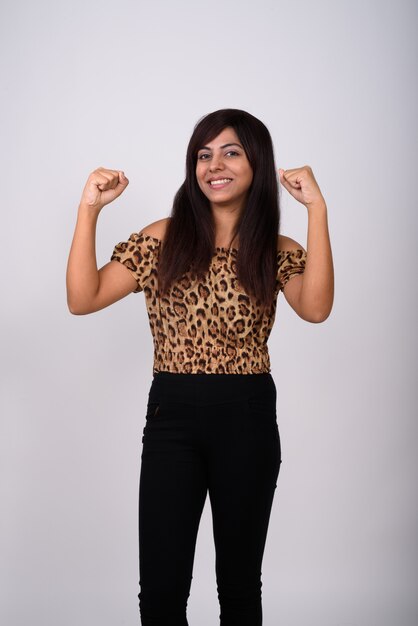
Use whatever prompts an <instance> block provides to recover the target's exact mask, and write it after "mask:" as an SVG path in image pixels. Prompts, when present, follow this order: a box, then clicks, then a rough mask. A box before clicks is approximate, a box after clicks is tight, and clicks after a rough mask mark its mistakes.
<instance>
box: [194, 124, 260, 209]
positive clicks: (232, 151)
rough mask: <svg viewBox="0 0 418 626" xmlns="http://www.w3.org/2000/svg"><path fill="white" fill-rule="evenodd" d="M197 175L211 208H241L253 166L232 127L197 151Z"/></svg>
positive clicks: (249, 184) (250, 179) (250, 180)
mask: <svg viewBox="0 0 418 626" xmlns="http://www.w3.org/2000/svg"><path fill="white" fill-rule="evenodd" d="M196 178H197V182H198V184H199V187H200V189H201V190H202V191H203V193H204V194H205V196H206V197H207V198H208V200H209V201H210V203H211V206H212V208H213V207H216V206H217V205H219V206H223V207H225V206H228V207H230V208H238V209H240V208H241V207H242V206H243V204H244V202H245V200H246V198H247V195H248V190H249V188H250V186H251V183H252V180H253V170H252V168H251V165H250V163H249V161H248V159H247V155H246V154H245V151H244V148H243V147H242V144H241V142H240V140H239V139H238V136H237V134H236V133H235V131H234V129H233V128H229V127H228V128H225V129H224V130H223V131H222V132H221V133H220V134H219V135H218V136H217V137H215V139H213V141H210V142H209V143H208V144H207V145H206V146H202V147H201V148H200V149H199V152H198V154H197V163H196Z"/></svg>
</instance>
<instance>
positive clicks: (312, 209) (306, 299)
mask: <svg viewBox="0 0 418 626" xmlns="http://www.w3.org/2000/svg"><path fill="white" fill-rule="evenodd" d="M306 251H307V259H306V266H305V271H304V274H303V286H302V290H301V293H300V300H299V302H300V306H301V310H305V311H306V312H307V314H309V316H312V315H313V316H314V318H315V320H316V321H318V322H322V321H324V320H325V319H326V318H327V317H328V316H329V314H330V312H331V309H332V305H333V301H334V266H333V261H332V252H331V243H330V239H329V232H328V218H327V206H326V204H325V202H323V203H321V204H318V205H314V206H309V207H308V238H307V250H306Z"/></svg>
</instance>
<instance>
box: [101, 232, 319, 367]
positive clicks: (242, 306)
mask: <svg viewBox="0 0 418 626" xmlns="http://www.w3.org/2000/svg"><path fill="white" fill-rule="evenodd" d="M160 244H161V241H160V240H159V239H156V238H155V237H151V235H146V234H145V233H143V232H139V233H132V234H131V235H130V237H129V239H128V240H127V241H122V242H120V243H118V244H116V246H115V247H114V250H113V254H112V256H111V259H110V260H111V261H118V262H119V263H122V264H123V265H124V266H125V267H126V268H127V269H128V270H129V271H130V272H131V273H132V274H133V276H134V277H135V279H136V281H137V283H138V286H137V287H136V289H135V290H134V293H139V292H140V291H143V292H144V294H145V299H146V307H147V313H148V319H149V324H150V329H151V333H152V336H153V342H154V363H153V373H156V372H159V371H168V372H175V373H192V374H205V373H206V374H261V373H266V372H267V373H268V372H270V371H271V370H270V356H269V352H268V347H267V340H268V338H269V335H270V332H271V329H272V327H273V323H274V320H275V315H276V307H277V296H278V294H279V291H281V290H283V288H284V286H285V284H286V283H287V281H288V280H289V279H290V278H291V277H292V276H294V275H296V274H301V273H303V272H304V270H305V265H306V256H307V255H306V252H305V251H304V250H301V249H294V250H281V251H278V253H277V281H276V284H277V289H276V294H275V298H274V300H273V303H272V305H271V306H270V307H266V308H262V307H260V306H257V304H256V303H255V302H254V300H253V299H250V298H249V296H248V295H247V294H246V292H245V291H244V289H243V288H242V286H241V285H240V284H239V281H238V279H237V277H236V271H235V268H236V266H235V263H236V257H237V252H238V251H237V249H236V248H229V249H226V248H216V249H215V252H214V255H213V258H212V261H211V264H210V267H209V271H208V273H207V274H206V276H205V279H204V280H203V281H201V280H196V279H195V280H193V278H192V277H191V276H190V273H188V274H185V275H184V276H183V277H182V278H181V279H180V280H178V281H177V282H176V283H175V284H174V285H172V286H171V288H170V291H169V293H168V294H167V295H165V296H160V295H159V292H158V273H157V269H158V256H159V250H160Z"/></svg>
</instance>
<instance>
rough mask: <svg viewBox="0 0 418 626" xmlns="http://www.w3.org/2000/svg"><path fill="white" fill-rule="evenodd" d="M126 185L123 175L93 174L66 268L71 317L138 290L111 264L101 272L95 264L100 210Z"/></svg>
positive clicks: (123, 270) (119, 267)
mask: <svg viewBox="0 0 418 626" xmlns="http://www.w3.org/2000/svg"><path fill="white" fill-rule="evenodd" d="M128 184H129V180H128V179H127V178H126V177H125V176H124V174H123V172H119V171H117V170H109V169H105V168H103V167H99V168H98V169H97V170H94V172H92V173H91V174H90V176H89V178H88V180H87V183H86V186H85V188H84V191H83V195H82V197H81V201H80V205H79V207H78V215H77V223H76V227H75V232H74V237H73V241H72V244H71V249H70V255H69V258H68V265H67V275H66V284H67V305H68V308H69V310H70V312H71V313H73V314H74V315H86V314H88V313H94V312H95V311H100V309H104V308H105V307H107V306H109V305H110V304H113V303H114V302H117V301H118V300H120V299H121V298H124V297H125V296H127V295H128V294H129V293H131V292H132V291H133V290H134V289H136V287H137V282H136V280H135V278H134V277H133V275H132V274H131V273H130V272H128V271H127V270H126V268H125V267H123V265H121V264H120V263H115V262H112V261H110V262H109V263H107V264H106V265H104V266H103V267H102V268H100V270H98V269H97V261H96V226H97V220H98V217H99V214H100V211H101V210H102V208H103V207H104V206H105V205H106V204H109V202H112V201H113V200H114V199H115V198H117V197H118V196H120V195H121V193H122V192H123V191H124V190H125V189H126V187H127V186H128Z"/></svg>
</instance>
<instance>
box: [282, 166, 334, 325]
mask: <svg viewBox="0 0 418 626" xmlns="http://www.w3.org/2000/svg"><path fill="white" fill-rule="evenodd" d="M279 177H280V182H281V184H282V185H283V187H285V189H287V191H288V192H289V193H290V194H291V195H292V196H293V197H294V198H296V200H298V201H299V202H301V203H302V204H304V205H305V206H306V208H307V210H308V237H307V250H306V252H307V257H306V266H305V270H304V272H303V274H302V280H300V281H299V280H296V281H289V282H288V286H289V290H288V293H287V294H286V297H287V299H288V300H289V298H290V299H291V300H292V302H291V305H292V307H293V308H294V309H295V311H296V312H297V313H298V315H300V317H302V318H303V319H305V320H309V321H311V322H323V321H324V320H326V319H327V317H328V316H329V314H330V313H331V309H332V305H333V301H334V266H333V262H332V252H331V243H330V239H329V232H328V218H327V205H326V202H325V199H324V197H323V195H322V193H321V190H320V188H319V186H318V183H317V182H316V180H315V177H314V174H313V172H312V169H311V167H309V165H305V166H304V167H300V168H296V169H290V170H283V169H280V170H279ZM292 283H293V284H292Z"/></svg>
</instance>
